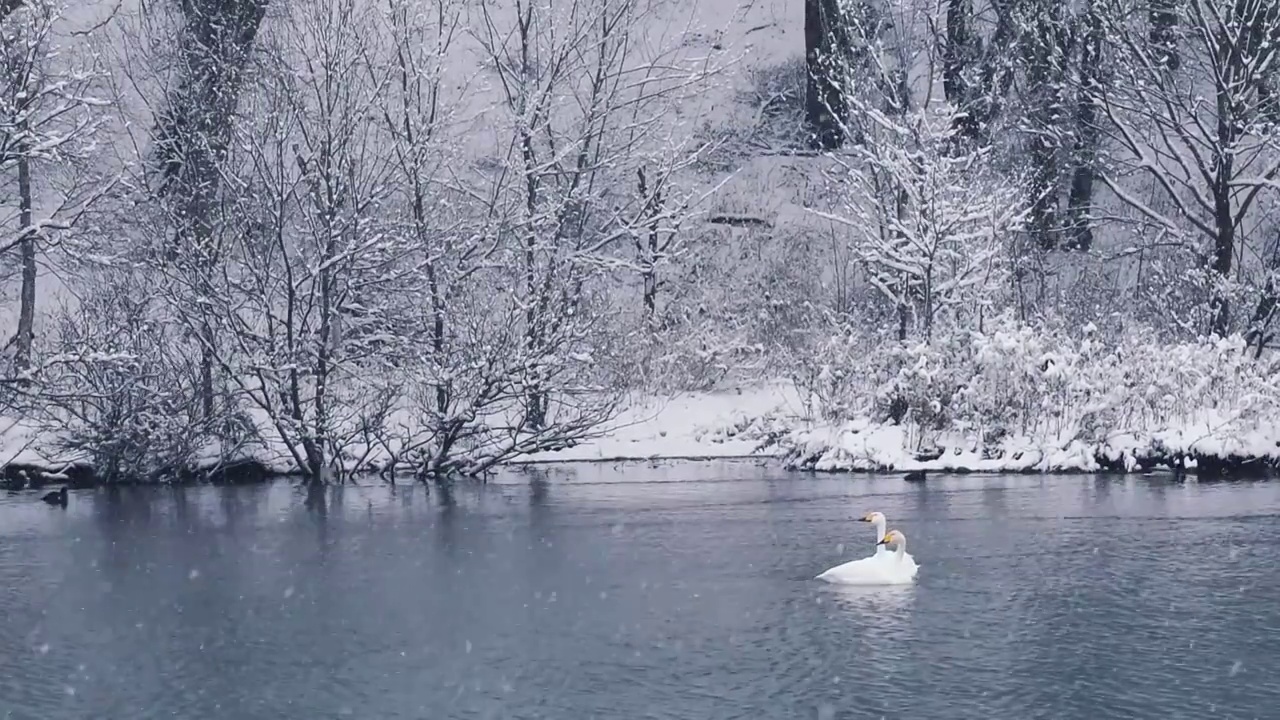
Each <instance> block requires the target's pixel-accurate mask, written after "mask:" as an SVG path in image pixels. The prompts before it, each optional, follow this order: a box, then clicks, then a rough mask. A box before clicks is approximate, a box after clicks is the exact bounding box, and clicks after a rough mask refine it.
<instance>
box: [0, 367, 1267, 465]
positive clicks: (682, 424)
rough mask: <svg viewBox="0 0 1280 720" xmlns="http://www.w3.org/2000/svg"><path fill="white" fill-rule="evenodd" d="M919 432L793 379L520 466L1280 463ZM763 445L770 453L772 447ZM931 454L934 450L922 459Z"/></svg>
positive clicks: (644, 411) (1227, 424) (1121, 438)
mask: <svg viewBox="0 0 1280 720" xmlns="http://www.w3.org/2000/svg"><path fill="white" fill-rule="evenodd" d="M917 432H918V431H917V430H914V429H912V428H908V427H904V426H896V425H886V424H880V423H875V422H871V421H869V420H854V421H848V422H842V423H831V424H823V423H814V422H811V421H810V420H808V419H806V412H805V406H804V403H803V400H802V396H801V393H800V392H799V391H798V390H797V388H796V387H795V385H794V384H793V383H791V382H789V381H781V380H779V381H771V382H761V383H757V384H751V385H743V386H739V387H732V388H728V389H721V390H716V391H712V392H698V393H692V392H690V393H679V394H675V395H671V396H663V397H647V398H637V399H636V400H635V401H633V402H632V403H630V404H629V405H627V406H626V407H624V409H623V411H622V412H621V414H620V415H619V416H618V417H617V418H616V419H615V420H614V421H613V422H612V423H610V425H609V426H607V427H606V428H603V429H602V431H601V435H600V436H599V437H597V438H595V439H592V440H588V441H585V442H583V443H581V444H579V445H577V446H574V447H572V448H567V449H564V450H559V451H555V452H546V453H539V454H537V455H534V456H527V457H524V458H519V459H518V460H517V461H516V462H519V463H539V464H541V463H562V462H570V463H572V462H592V461H606V460H608V461H620V460H679V459H690V460H714V459H727V458H741V457H749V456H756V457H769V458H774V459H777V460H778V461H779V462H780V464H785V465H786V466H787V467H790V468H796V469H804V470H814V471H820V472H821V471H828V472H830V471H837V472H838V471H845V472H876V471H890V470H892V471H900V472H901V471H909V470H918V469H923V470H935V471H965V472H1096V471H1099V470H1104V469H1110V470H1126V471H1134V470H1138V469H1141V468H1143V467H1151V466H1152V465H1153V463H1155V462H1156V461H1168V460H1176V461H1181V462H1185V465H1186V467H1187V468H1189V469H1190V468H1194V467H1196V458H1197V457H1199V458H1212V459H1216V460H1226V459H1230V458H1232V457H1233V456H1234V458H1235V459H1237V460H1242V459H1243V460H1262V461H1268V462H1271V463H1276V464H1280V422H1271V421H1269V420H1267V419H1265V418H1259V419H1258V420H1257V421H1255V422H1253V423H1250V424H1249V425H1248V426H1245V427H1242V426H1241V424H1240V423H1239V422H1232V421H1230V420H1229V419H1223V420H1221V421H1217V422H1215V421H1213V420H1212V419H1209V420H1202V421H1201V422H1198V423H1196V425H1195V426H1194V427H1191V426H1187V427H1172V428H1165V429H1160V430H1149V429H1148V430H1143V431H1123V430H1117V431H1115V432H1113V433H1111V434H1110V436H1109V437H1108V438H1107V439H1106V440H1105V441H1103V442H1100V443H1097V442H1095V443H1086V442H1083V441H1081V440H1080V439H1078V438H1076V437H1069V436H1064V437H1053V438H1031V437H1025V436H1022V437H1019V436H1010V437H1006V438H1005V439H1003V440H1002V441H1001V442H1000V443H999V444H998V445H997V446H996V447H990V448H986V449H985V450H984V449H983V448H980V447H979V446H978V443H976V442H975V441H974V440H973V439H972V438H967V437H965V436H963V435H958V434H955V433H951V434H943V435H940V436H938V437H931V438H930V439H929V441H928V442H925V443H921V442H920V441H919V438H918V437H917V436H916V433H917ZM54 441H55V438H51V437H41V436H40V435H39V432H38V431H37V429H36V427H35V426H34V425H32V424H30V423H26V422H23V421H15V420H13V419H6V418H0V453H2V454H0V467H3V466H4V465H8V464H15V465H25V466H34V467H39V468H45V469H47V470H49V471H54V472H56V471H58V470H60V469H62V468H63V467H64V466H65V465H66V464H67V463H68V462H72V461H83V459H82V458H78V457H73V456H70V455H67V454H65V453H59V452H58V451H57V450H56V443H55V442H54ZM762 445H763V446H765V447H762ZM921 446H924V447H932V448H934V450H933V452H917V448H920V447H921ZM250 459H253V460H257V461H259V462H261V463H262V464H263V465H265V466H266V467H267V468H268V469H270V470H272V471H277V472H288V471H289V470H291V463H290V460H289V458H288V454H287V452H285V451H284V449H283V447H282V446H279V443H271V442H268V443H267V444H266V447H261V446H259V447H258V448H257V449H256V450H255V451H252V452H251V453H250Z"/></svg>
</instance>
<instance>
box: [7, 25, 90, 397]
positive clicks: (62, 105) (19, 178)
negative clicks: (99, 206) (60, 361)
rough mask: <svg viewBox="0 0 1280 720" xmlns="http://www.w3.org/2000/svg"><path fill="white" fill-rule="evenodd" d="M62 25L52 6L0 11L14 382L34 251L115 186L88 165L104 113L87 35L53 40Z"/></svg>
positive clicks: (25, 351) (28, 329)
mask: <svg viewBox="0 0 1280 720" xmlns="http://www.w3.org/2000/svg"><path fill="white" fill-rule="evenodd" d="M65 23H66V18H65V14H64V7H63V6H62V5H61V4H60V3H58V2H55V1H54V0H30V1H29V2H13V3H7V4H5V5H4V6H0V32H3V34H4V37H5V42H4V44H3V45H2V46H0V172H2V173H3V175H4V183H5V184H6V185H8V183H9V182H10V181H12V180H16V192H15V193H14V195H16V197H17V203H16V205H17V207H16V208H15V210H16V212H13V213H12V214H10V212H9V209H8V208H6V209H5V211H3V214H0V228H2V229H3V232H4V235H5V237H4V238H3V239H2V240H0V252H9V251H11V250H13V249H15V248H17V249H18V250H19V253H20V256H21V258H20V265H21V276H22V289H21V293H20V300H19V312H18V327H17V332H16V334H15V336H14V337H13V338H12V339H11V340H10V341H9V342H10V344H12V345H13V346H14V367H15V370H17V372H18V373H20V374H21V373H25V372H26V371H27V370H28V369H29V368H30V366H31V362H32V342H33V339H34V336H35V313H36V278H37V255H38V253H39V252H40V248H39V244H40V243H41V242H42V241H45V242H47V241H49V240H50V239H51V238H52V234H53V233H54V232H55V231H65V230H69V229H71V228H72V227H73V226H74V225H75V224H76V223H77V222H78V221H79V220H80V219H81V218H82V217H83V216H84V214H85V213H86V212H88V211H89V210H90V209H91V208H92V206H93V205H94V204H95V203H96V202H97V201H98V200H100V199H101V198H102V197H103V195H104V194H106V193H107V192H108V191H109V190H110V188H111V186H112V184H113V183H112V181H111V180H110V179H109V178H102V177H98V176H96V175H95V173H94V171H93V169H92V168H91V167H90V164H89V159H90V156H91V154H92V150H93V145H92V143H93V141H94V138H95V135H96V134H97V133H98V131H99V129H100V128H101V126H102V119H103V117H102V116H103V110H104V109H105V107H106V106H107V105H109V100H108V99H106V98H105V97H104V96H103V95H100V94H99V91H100V90H101V89H102V88H101V82H100V81H101V79H102V76H103V69H102V65H101V63H100V60H99V59H98V57H97V56H96V55H95V54H94V53H93V52H92V48H91V47H89V46H88V41H87V40H86V39H85V38H84V37H83V36H81V37H77V38H70V39H69V38H67V37H60V36H59V35H58V30H57V28H58V27H59V26H60V25H65ZM64 32H65V31H64ZM72 41H74V42H77V43H79V46H78V47H77V46H75V45H73V42H72ZM11 173H12V174H11Z"/></svg>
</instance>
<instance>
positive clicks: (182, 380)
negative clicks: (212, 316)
mask: <svg viewBox="0 0 1280 720" xmlns="http://www.w3.org/2000/svg"><path fill="white" fill-rule="evenodd" d="M97 280H98V282H94V283H92V284H88V285H86V286H85V287H84V288H82V290H83V292H84V295H83V297H82V299H81V302H80V303H79V304H78V305H77V306H76V307H72V308H64V309H63V311H62V312H61V314H60V316H59V317H58V318H57V320H58V322H57V330H56V333H57V334H56V335H55V337H54V338H52V339H51V342H50V344H51V345H52V347H48V348H45V349H46V350H47V351H48V354H47V355H46V356H44V357H42V358H40V359H39V364H38V368H39V369H38V371H37V372H36V373H35V375H34V378H35V386H36V388H37V390H36V394H37V399H38V401H39V402H40V404H41V406H40V409H39V411H38V412H37V417H41V418H43V419H44V421H45V423H46V425H47V429H48V431H49V435H50V436H51V437H55V438H57V440H58V444H59V445H60V446H61V448H62V449H63V450H66V451H69V452H71V453H72V454H73V455H82V456H84V457H86V459H87V460H88V461H89V462H90V464H91V465H92V466H93V467H94V468H95V470H96V472H97V474H98V475H99V477H101V478H102V479H103V480H104V481H106V482H113V481H118V480H126V481H163V480H166V479H173V478H175V477H178V476H181V475H185V474H190V473H192V472H196V471H199V470H206V469H211V468H213V467H214V466H216V465H218V464H219V462H221V461H227V460H232V459H239V458H240V457H241V455H240V450H241V449H242V448H243V446H244V445H246V444H249V443H251V442H253V441H254V438H255V433H254V430H253V428H252V427H251V425H250V423H249V422H248V421H247V420H246V419H245V417H244V416H243V415H242V414H241V413H240V412H239V411H238V410H237V409H236V407H235V405H234V403H233V402H232V400H231V399H230V398H229V397H227V396H226V395H220V396H219V397H218V399H217V400H218V401H217V404H216V406H215V414H214V416H213V417H206V416H204V414H203V411H202V408H201V398H200V388H199V378H200V372H199V349H198V347H197V346H196V344H195V343H194V342H193V341H192V340H191V338H189V337H185V336H184V334H183V330H182V326H181V325H180V324H178V323H176V322H174V321H173V319H172V318H167V317H165V316H164V314H163V312H162V311H161V310H160V307H161V306H159V305H158V304H156V303H154V302H152V300H153V299H154V298H153V297H152V295H151V294H150V293H149V292H148V291H147V285H146V282H145V279H144V278H141V277H138V276H136V275H134V274H132V273H130V272H128V271H108V272H105V273H100V274H99V275H98V277H97Z"/></svg>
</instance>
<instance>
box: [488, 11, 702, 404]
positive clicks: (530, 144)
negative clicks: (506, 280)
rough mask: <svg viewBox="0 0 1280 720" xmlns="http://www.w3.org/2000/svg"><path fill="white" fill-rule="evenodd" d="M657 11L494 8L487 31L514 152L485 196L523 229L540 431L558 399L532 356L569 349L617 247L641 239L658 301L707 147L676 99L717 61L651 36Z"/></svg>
mask: <svg viewBox="0 0 1280 720" xmlns="http://www.w3.org/2000/svg"><path fill="white" fill-rule="evenodd" d="M650 9H651V7H650V2H649V0H571V1H570V2H569V3H567V4H565V5H562V6H554V7H552V6H542V5H540V4H539V3H536V2H528V1H526V0H517V1H516V3H515V5H514V8H507V7H505V6H501V5H500V4H499V3H496V2H491V1H490V0H484V2H482V3H481V21H480V25H479V29H478V30H477V31H476V34H477V36H478V39H479V41H480V43H481V45H482V47H483V49H484V54H485V56H486V61H487V62H488V64H489V66H490V67H491V68H492V71H493V73H494V75H495V76H496V77H495V83H496V85H497V87H498V88H499V90H500V92H501V95H502V103H501V106H500V107H501V109H502V110H504V111H505V115H506V117H505V118H503V119H502V120H501V121H499V122H498V124H497V128H496V133H497V142H498V146H499V147H500V148H502V152H503V153H504V154H505V156H504V157H501V158H497V159H496V160H497V161H498V164H497V167H499V168H501V169H500V170H498V171H497V172H496V173H494V174H493V175H491V176H490V178H489V179H488V183H489V188H488V189H486V190H484V191H483V194H485V195H488V196H490V197H493V198H495V199H496V201H497V204H496V205H495V209H496V210H497V211H498V212H499V215H497V217H498V218H499V220H498V222H499V223H502V224H504V225H505V226H506V227H508V228H509V230H506V231H507V232H516V233H518V234H519V235H520V236H521V244H522V248H523V250H522V257H521V260H520V264H521V268H522V272H523V278H522V279H521V283H520V287H521V293H522V297H521V299H520V302H521V303H522V304H523V306H524V327H525V332H526V345H527V349H528V355H529V357H530V361H531V363H532V364H531V365H530V371H529V372H528V373H526V375H525V378H524V382H525V383H526V387H527V393H526V401H527V413H528V423H529V425H530V426H531V427H534V428H536V427H539V426H541V425H542V424H543V423H544V422H546V418H547V415H548V407H549V406H548V402H549V398H548V388H547V387H545V382H544V380H543V379H542V378H541V377H539V375H540V373H541V372H543V370H541V369H539V368H542V367H545V362H544V361H536V362H534V360H533V359H534V358H538V357H546V358H551V357H562V355H560V354H559V351H558V350H557V349H556V348H555V347H553V346H552V345H550V344H549V343H548V339H549V338H550V337H553V336H557V335H560V334H561V331H562V329H563V328H562V326H563V325H565V324H566V323H568V324H569V325H573V324H576V323H577V322H579V321H578V320H577V319H576V318H578V317H580V312H581V308H582V306H583V302H584V299H585V295H584V293H586V292H588V291H589V289H590V287H591V283H592V279H593V277H595V276H597V275H598V271H599V270H600V268H601V267H602V263H603V264H604V265H608V264H609V263H611V262H613V260H612V259H611V257H610V256H611V252H612V250H613V249H614V246H615V245H618V244H620V243H622V242H624V241H626V240H628V239H637V240H639V242H638V243H637V249H638V251H639V252H638V255H639V258H638V260H639V262H638V265H639V270H640V273H641V275H642V277H643V278H645V284H646V287H647V288H648V291H647V293H648V294H647V295H646V299H645V300H644V301H643V302H645V303H648V304H647V305H646V306H645V307H651V306H652V305H653V304H655V303H656V300H655V298H654V293H656V284H655V282H656V276H655V274H654V273H655V268H656V266H657V264H658V263H659V262H661V260H662V257H663V255H664V254H665V253H666V252H667V250H668V248H667V247H666V246H665V241H664V240H663V238H664V237H670V235H671V234H672V233H674V232H675V228H676V227H677V226H678V225H679V223H680V219H681V218H682V217H684V216H687V215H688V213H689V212H690V209H691V208H690V206H691V204H692V202H691V199H692V196H691V194H690V192H689V191H683V192H682V191H680V190H679V181H680V171H681V170H683V169H684V168H686V167H687V166H688V165H690V164H691V163H692V162H693V161H694V160H695V159H696V157H697V155H698V153H699V152H700V151H701V149H702V148H701V146H699V145H696V144H693V143H692V142H691V140H690V137H691V135H692V133H690V132H687V131H686V132H684V133H683V134H682V133H681V128H680V126H679V121H680V120H681V114H682V112H681V108H680V107H678V105H679V103H678V102H677V101H678V100H680V99H681V98H682V97H689V96H691V95H692V94H693V93H694V92H696V90H698V89H699V88H701V87H703V86H705V84H706V82H707V79H708V77H709V76H710V74H711V72H712V70H711V69H710V59H709V58H706V57H702V58H699V57H682V56H680V55H679V54H677V53H675V52H673V50H672V49H669V48H658V49H657V50H654V51H649V48H647V47H646V45H645V43H644V42H643V41H642V38H641V37H640V36H639V33H640V32H641V29H642V26H643V22H642V21H643V19H644V18H645V17H647V16H648V14H649V11H650ZM685 112H687V110H686V111H685ZM633 178H634V180H633ZM626 188H634V192H626ZM642 238H643V239H642Z"/></svg>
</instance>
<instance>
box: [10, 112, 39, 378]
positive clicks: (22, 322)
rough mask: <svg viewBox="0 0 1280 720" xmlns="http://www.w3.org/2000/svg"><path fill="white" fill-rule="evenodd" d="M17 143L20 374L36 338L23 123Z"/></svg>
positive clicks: (17, 356)
mask: <svg viewBox="0 0 1280 720" xmlns="http://www.w3.org/2000/svg"><path fill="white" fill-rule="evenodd" d="M17 131H18V137H19V138H22V139H21V140H20V141H19V147H18V151H17V152H18V226H19V230H18V232H20V233H21V238H22V242H21V243H20V246H19V247H20V248H21V252H22V294H21V301H20V304H19V307H18V336H17V342H16V351H15V353H14V368H15V369H16V370H17V371H18V373H19V374H21V373H22V372H24V371H26V370H27V369H29V368H30V367H31V345H32V343H33V342H34V340H35V318H36V233H35V228H33V227H32V226H31V159H30V158H29V157H28V156H27V155H28V153H27V142H26V139H25V135H26V127H25V123H22V124H21V125H19V127H18V128H17Z"/></svg>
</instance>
